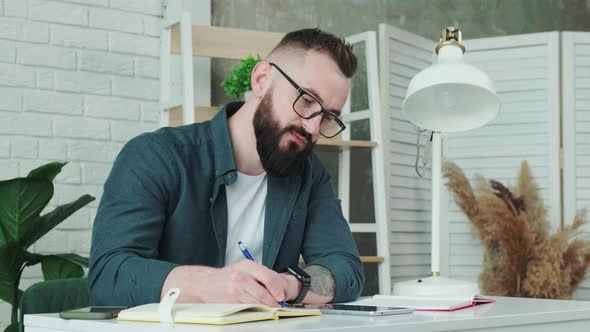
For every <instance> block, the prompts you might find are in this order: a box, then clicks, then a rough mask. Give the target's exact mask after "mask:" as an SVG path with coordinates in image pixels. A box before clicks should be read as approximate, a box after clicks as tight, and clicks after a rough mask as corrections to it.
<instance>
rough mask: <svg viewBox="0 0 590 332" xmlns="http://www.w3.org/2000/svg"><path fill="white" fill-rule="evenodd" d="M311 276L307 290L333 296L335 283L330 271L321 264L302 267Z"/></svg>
mask: <svg viewBox="0 0 590 332" xmlns="http://www.w3.org/2000/svg"><path fill="white" fill-rule="evenodd" d="M303 270H304V271H305V272H307V274H309V276H310V277H311V286H310V287H309V291H311V292H314V293H316V294H319V295H325V296H334V290H335V289H336V284H335V283H334V277H332V273H331V272H330V271H329V270H328V269H326V268H325V267H323V266H319V265H309V266H306V267H305V268H304V269H303Z"/></svg>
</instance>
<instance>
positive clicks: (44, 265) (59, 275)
mask: <svg viewBox="0 0 590 332" xmlns="http://www.w3.org/2000/svg"><path fill="white" fill-rule="evenodd" d="M80 258H81V257H80ZM41 270H42V271H43V278H44V279H45V280H54V279H68V278H81V277H83V276H84V269H82V266H80V265H79V264H78V263H73V262H72V261H71V260H69V259H66V258H63V257H60V256H59V255H47V256H45V257H43V259H42V260H41Z"/></svg>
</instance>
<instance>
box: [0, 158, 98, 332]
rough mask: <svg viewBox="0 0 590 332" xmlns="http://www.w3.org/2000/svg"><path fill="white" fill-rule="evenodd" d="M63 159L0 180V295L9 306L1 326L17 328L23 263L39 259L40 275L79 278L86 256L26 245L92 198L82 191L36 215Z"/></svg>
mask: <svg viewBox="0 0 590 332" xmlns="http://www.w3.org/2000/svg"><path fill="white" fill-rule="evenodd" d="M65 165H66V163H59V162H54V163H49V164H46V165H43V166H41V167H39V168H36V169H34V170H32V171H31V172H30V173H29V175H27V177H24V178H15V179H10V180H6V181H0V299H2V300H4V301H6V302H8V303H10V305H11V306H12V315H11V324H10V325H9V326H8V327H7V328H6V329H5V330H4V331H5V332H8V331H11V332H12V331H18V321H17V313H18V306H19V303H20V299H21V296H22V294H23V291H22V290H20V289H19V283H20V278H21V275H22V273H23V270H24V269H25V268H26V267H27V266H32V265H35V264H39V263H41V270H42V271H43V278H44V279H45V280H51V279H65V278H79V277H82V276H83V275H84V270H83V268H82V267H83V266H85V267H87V266H88V258H86V257H82V256H79V255H76V254H51V255H42V254H37V253H32V252H29V251H28V250H27V249H28V248H29V247H30V246H31V245H33V244H34V243H35V242H37V240H39V239H40V238H41V237H43V236H44V235H45V234H47V233H48V232H49V231H51V230H52V229H53V228H54V227H55V226H57V225H59V224H60V223H61V222H62V221H64V220H65V219H66V218H67V217H69V216H70V215H72V214H73V213H74V212H76V211H78V210H79V209H80V208H82V207H83V206H85V205H86V204H88V203H90V202H92V201H93V200H94V197H92V196H90V195H84V196H81V197H80V198H78V199H77V200H75V201H74V202H71V203H68V204H64V205H61V206H58V207H57V208H55V209H54V210H53V211H51V212H49V213H46V214H44V215H42V216H41V215H40V213H41V211H42V210H43V209H44V208H45V206H47V204H48V203H49V201H50V200H51V197H53V189H54V188H53V179H54V178H55V176H56V175H57V174H59V172H61V169H62V168H63V167H64V166H65Z"/></svg>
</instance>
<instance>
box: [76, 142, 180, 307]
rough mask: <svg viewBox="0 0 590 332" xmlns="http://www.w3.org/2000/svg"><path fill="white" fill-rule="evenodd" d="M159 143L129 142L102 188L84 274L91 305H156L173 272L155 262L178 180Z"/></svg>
mask: <svg viewBox="0 0 590 332" xmlns="http://www.w3.org/2000/svg"><path fill="white" fill-rule="evenodd" d="M161 140H162V138H159V137H157V134H155V133H149V134H144V135H141V136H138V137H136V138H134V139H132V140H131V141H129V142H128V143H127V144H126V145H125V147H124V148H123V149H122V150H121V152H120V153H119V155H118V156H117V158H116V160H115V162H114V164H113V168H112V170H111V173H110V175H109V177H108V179H107V181H106V182H105V185H104V193H103V195H102V198H101V201H100V204H99V207H98V211H97V215H96V219H95V221H94V225H93V231H92V245H91V249H90V266H89V270H88V285H89V289H90V293H91V298H92V300H93V302H94V303H95V304H96V305H125V306H136V305H140V304H145V303H153V302H159V301H160V293H161V288H162V285H163V283H164V280H165V279H166V277H167V276H168V273H169V272H170V271H171V270H172V269H173V268H174V267H175V266H176V264H173V263H170V262H165V261H162V260H158V259H157V257H158V245H159V242H160V238H161V235H162V231H163V228H164V223H165V220H166V211H167V210H168V209H169V208H170V207H169V206H168V205H169V202H170V201H171V197H170V193H171V192H173V191H172V190H171V188H173V187H174V181H177V180H176V179H178V176H177V174H176V170H175V167H173V164H172V160H173V158H171V156H170V155H171V153H170V152H169V150H167V149H166V148H165V147H166V144H165V143H164V142H162V141H161ZM168 149H169V147H168Z"/></svg>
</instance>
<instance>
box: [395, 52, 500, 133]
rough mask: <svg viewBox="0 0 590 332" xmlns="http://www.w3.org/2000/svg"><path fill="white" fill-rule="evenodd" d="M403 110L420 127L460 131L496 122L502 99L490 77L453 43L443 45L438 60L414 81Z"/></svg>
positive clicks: (441, 130)
mask: <svg viewBox="0 0 590 332" xmlns="http://www.w3.org/2000/svg"><path fill="white" fill-rule="evenodd" d="M402 109H403V112H404V113H405V114H406V116H407V118H408V120H410V121H411V122H413V123H414V124H415V125H417V126H419V127H422V128H425V129H428V130H433V131H438V132H456V131H464V130H469V129H473V128H477V127H480V126H483V125H485V124H486V123H488V122H490V121H492V120H493V119H494V118H495V117H496V115H497V114H498V112H499V111H500V101H499V99H498V96H497V95H496V90H495V88H494V83H493V81H492V80H491V79H490V77H489V76H488V75H487V74H486V73H484V72H483V71H482V70H480V69H478V68H477V67H475V66H472V65H469V64H466V63H465V62H464V61H463V49H461V48H460V47H458V46H456V45H452V44H451V45H446V46H444V47H442V48H440V50H439V52H438V57H437V63H435V64H433V65H432V66H430V67H428V68H426V69H424V70H422V71H421V72H419V73H418V74H416V76H414V78H413V79H412V80H411V81H410V84H409V86H408V91H407V94H406V98H405V100H404V102H403V105H402Z"/></svg>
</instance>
